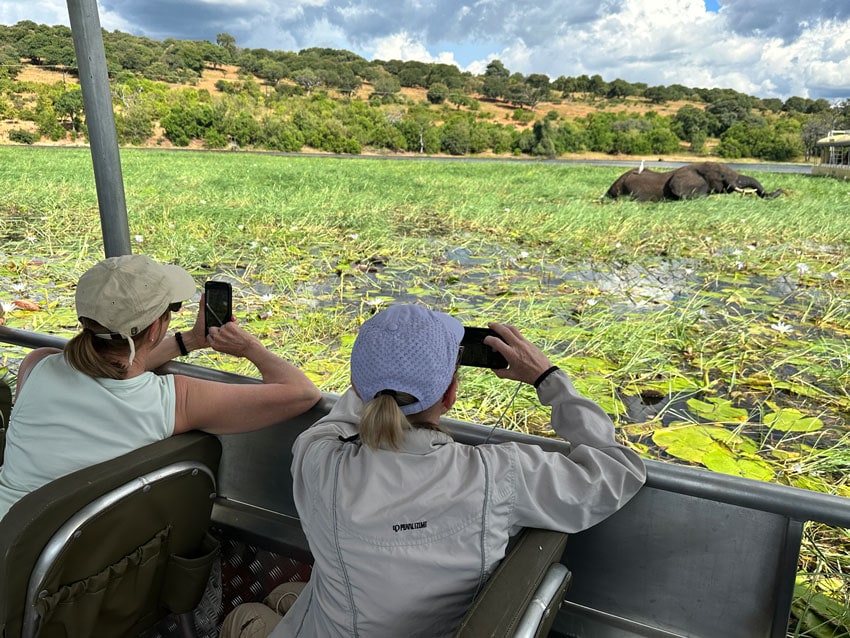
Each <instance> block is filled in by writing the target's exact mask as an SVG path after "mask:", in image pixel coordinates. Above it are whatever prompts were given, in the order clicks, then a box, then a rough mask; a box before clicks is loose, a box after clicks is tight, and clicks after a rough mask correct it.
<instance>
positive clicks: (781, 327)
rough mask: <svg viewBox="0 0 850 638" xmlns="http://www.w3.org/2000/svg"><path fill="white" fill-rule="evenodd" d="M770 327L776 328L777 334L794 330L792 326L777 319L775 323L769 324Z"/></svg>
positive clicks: (785, 333) (784, 333)
mask: <svg viewBox="0 0 850 638" xmlns="http://www.w3.org/2000/svg"><path fill="white" fill-rule="evenodd" d="M770 327H771V328H773V329H774V330H776V332H778V333H779V334H783V335H787V334H788V333H789V332H794V328H792V327H791V326H789V325H788V324H787V323H785V322H784V321H777V322H776V323H772V324H770Z"/></svg>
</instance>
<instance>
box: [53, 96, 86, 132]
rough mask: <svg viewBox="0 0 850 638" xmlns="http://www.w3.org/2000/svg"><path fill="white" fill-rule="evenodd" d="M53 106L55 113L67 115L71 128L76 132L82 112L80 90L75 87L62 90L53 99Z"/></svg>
mask: <svg viewBox="0 0 850 638" xmlns="http://www.w3.org/2000/svg"><path fill="white" fill-rule="evenodd" d="M53 107H54V108H55V109H56V112H57V113H59V114H61V115H66V116H68V119H69V120H70V121H71V130H72V131H74V132H75V133H76V132H77V127H78V126H79V124H80V122H81V121H82V115H83V112H84V108H83V92H82V90H81V89H79V88H76V87H75V88H73V89H71V90H70V91H63V92H62V93H61V94H60V95H59V97H58V98H56V100H55V101H54V103H53Z"/></svg>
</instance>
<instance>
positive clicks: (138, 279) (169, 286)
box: [75, 255, 196, 339]
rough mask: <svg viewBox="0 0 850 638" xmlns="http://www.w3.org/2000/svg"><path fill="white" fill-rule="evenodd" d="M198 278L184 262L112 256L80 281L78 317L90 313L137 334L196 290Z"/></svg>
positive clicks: (125, 334)
mask: <svg viewBox="0 0 850 638" xmlns="http://www.w3.org/2000/svg"><path fill="white" fill-rule="evenodd" d="M195 288H196V286H195V280H194V279H192V275H190V274H189V273H187V272H186V271H185V270H183V269H182V268H181V267H180V266H172V265H170V264H158V263H156V262H155V261H153V260H152V259H150V258H149V257H147V256H145V255H121V256H120V257H109V258H107V259H104V260H103V261H100V262H98V263H97V264H95V265H94V266H92V267H91V268H89V269H88V270H87V271H86V272H85V273H83V276H82V277H80V280H79V281H78V282H77V293H76V296H75V304H76V308H77V316H78V317H88V318H89V319H93V320H94V321H96V322H98V323H99V324H100V325H102V326H103V327H104V328H107V329H108V330H110V331H111V332H112V333H113V334H117V335H120V336H121V337H124V338H125V339H129V338H130V337H134V336H135V335H137V334H138V333H139V332H141V331H142V330H144V329H145V328H147V327H148V326H149V325H151V324H152V323H153V322H154V320H155V319H156V318H157V317H160V316H161V315H162V313H164V312H165V309H166V308H168V306H169V305H171V304H172V303H177V302H182V301H186V300H187V299H190V298H191V297H192V295H194V294H195Z"/></svg>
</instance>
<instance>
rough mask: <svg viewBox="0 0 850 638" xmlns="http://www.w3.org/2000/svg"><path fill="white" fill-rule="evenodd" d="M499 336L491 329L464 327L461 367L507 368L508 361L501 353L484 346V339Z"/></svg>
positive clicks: (461, 342) (461, 344) (461, 341)
mask: <svg viewBox="0 0 850 638" xmlns="http://www.w3.org/2000/svg"><path fill="white" fill-rule="evenodd" d="M489 336H493V337H496V338H497V339H498V338H499V335H497V334H496V333H495V332H494V331H492V330H490V328H473V327H471V326H464V327H463V339H461V340H460V346H461V348H463V350H462V351H461V353H460V365H462V366H475V367H476V368H507V367H508V361H507V359H505V357H503V356H502V354H501V353H500V352H496V351H495V350H493V349H492V348H491V347H490V346H488V345H485V344H484V337H489Z"/></svg>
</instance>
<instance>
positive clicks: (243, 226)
mask: <svg viewBox="0 0 850 638" xmlns="http://www.w3.org/2000/svg"><path fill="white" fill-rule="evenodd" d="M236 228H238V229H239V230H245V224H239V225H238V226H237V227H236Z"/></svg>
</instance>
